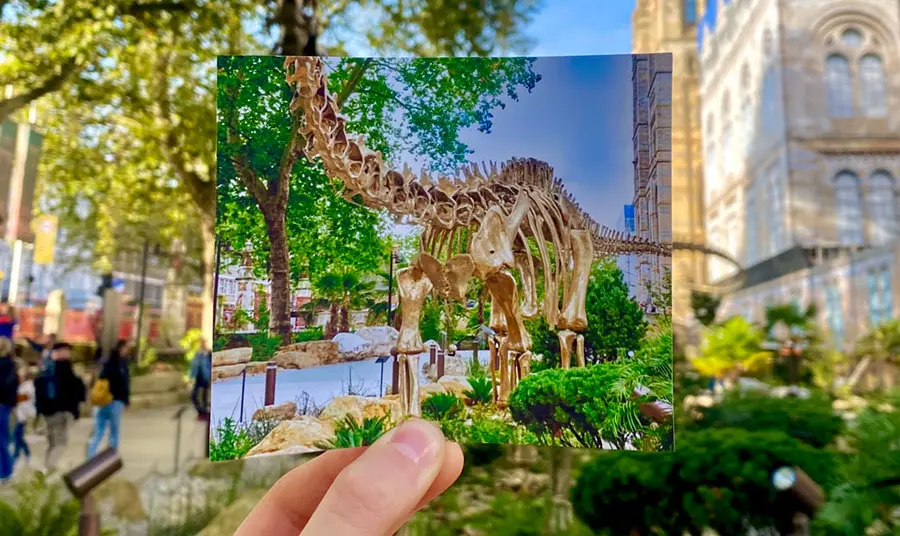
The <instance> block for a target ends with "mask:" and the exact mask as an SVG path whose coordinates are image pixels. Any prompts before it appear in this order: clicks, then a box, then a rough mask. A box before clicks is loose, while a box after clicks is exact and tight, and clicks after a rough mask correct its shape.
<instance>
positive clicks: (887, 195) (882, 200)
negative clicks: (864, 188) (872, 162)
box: [868, 171, 897, 246]
mask: <svg viewBox="0 0 900 536" xmlns="http://www.w3.org/2000/svg"><path fill="white" fill-rule="evenodd" d="M868 197H869V199H868V205H869V221H870V222H871V226H872V243H874V244H875V245H879V246H881V245H884V244H887V243H888V242H890V241H891V240H892V239H893V238H894V236H896V233H897V212H896V204H897V198H896V195H895V194H894V179H893V177H891V175H890V174H889V173H888V172H886V171H877V172H875V173H874V174H872V178H871V179H870V181H869V195H868Z"/></svg>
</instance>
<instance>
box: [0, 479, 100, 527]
mask: <svg viewBox="0 0 900 536" xmlns="http://www.w3.org/2000/svg"><path fill="white" fill-rule="evenodd" d="M12 487H13V491H14V492H15V493H14V494H12V496H11V497H10V499H11V500H10V502H4V501H3V500H0V534H15V535H16V536H76V535H77V534H78V514H79V512H80V511H81V505H80V504H79V502H78V501H77V500H76V499H74V498H72V497H71V496H70V495H69V492H68V491H67V490H66V489H65V488H63V487H62V486H61V485H59V484H51V483H49V482H47V480H46V478H45V477H44V476H43V475H42V474H41V473H36V474H35V475H34V477H33V478H31V479H29V480H27V481H23V482H18V483H16V484H13V486H12ZM112 534H115V531H112V530H110V529H105V530H103V536H111V535H112Z"/></svg>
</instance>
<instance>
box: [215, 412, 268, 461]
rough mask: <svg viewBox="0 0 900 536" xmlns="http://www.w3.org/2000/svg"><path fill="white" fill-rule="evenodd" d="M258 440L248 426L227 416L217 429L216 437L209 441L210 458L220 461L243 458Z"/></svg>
mask: <svg viewBox="0 0 900 536" xmlns="http://www.w3.org/2000/svg"><path fill="white" fill-rule="evenodd" d="M257 439H258V438H257ZM258 442H259V441H255V439H254V438H253V437H252V436H251V434H250V433H248V431H247V429H246V428H244V427H241V426H239V425H238V424H237V423H235V422H234V421H233V420H231V419H230V418H227V417H226V418H225V422H224V423H222V426H220V427H219V428H218V429H217V430H216V434H215V438H213V439H211V440H210V442H209V460H210V461H213V462H220V461H225V460H237V459H240V458H243V457H244V455H245V454H247V452H249V451H250V449H252V448H253V447H254V446H255V445H256V443H258Z"/></svg>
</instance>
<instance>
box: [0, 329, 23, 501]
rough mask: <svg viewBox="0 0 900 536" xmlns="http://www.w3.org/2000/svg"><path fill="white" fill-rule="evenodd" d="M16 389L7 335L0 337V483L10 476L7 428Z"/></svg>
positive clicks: (14, 404)
mask: <svg viewBox="0 0 900 536" xmlns="http://www.w3.org/2000/svg"><path fill="white" fill-rule="evenodd" d="M18 390H19V377H18V375H17V374H16V366H15V364H14V363H13V344H12V340H11V339H10V338H9V337H0V483H2V482H6V481H7V480H9V477H11V476H12V455H11V454H10V452H9V430H10V424H11V423H10V419H11V417H12V413H13V410H14V409H15V407H16V397H17V396H18V394H17V393H18Z"/></svg>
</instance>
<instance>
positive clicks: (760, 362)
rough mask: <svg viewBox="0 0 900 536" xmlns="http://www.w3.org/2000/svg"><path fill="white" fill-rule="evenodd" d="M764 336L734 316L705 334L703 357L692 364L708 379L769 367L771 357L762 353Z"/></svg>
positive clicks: (757, 371) (746, 322)
mask: <svg viewBox="0 0 900 536" xmlns="http://www.w3.org/2000/svg"><path fill="white" fill-rule="evenodd" d="M763 342H764V334H763V333H762V332H761V331H760V330H759V329H757V328H756V327H755V326H753V325H752V324H750V323H749V322H748V321H746V320H744V319H743V318H741V317H734V318H731V319H729V320H728V321H726V322H725V323H724V324H722V325H721V326H715V327H713V328H710V329H709V331H707V333H706V338H705V340H704V343H703V348H702V350H701V351H702V354H701V355H700V356H699V357H697V358H695V359H694V360H693V361H692V364H693V366H694V368H696V369H697V371H698V372H700V373H701V374H703V375H705V376H710V377H714V378H718V377H722V376H726V375H728V376H732V377H737V376H740V375H741V374H744V373H750V374H755V373H759V372H763V371H765V370H767V369H768V368H769V366H770V365H771V362H772V354H771V352H768V351H766V350H763V348H762V344H763Z"/></svg>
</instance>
